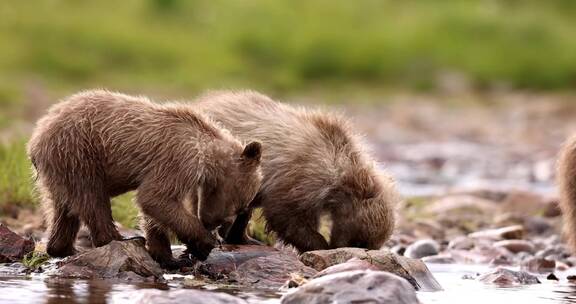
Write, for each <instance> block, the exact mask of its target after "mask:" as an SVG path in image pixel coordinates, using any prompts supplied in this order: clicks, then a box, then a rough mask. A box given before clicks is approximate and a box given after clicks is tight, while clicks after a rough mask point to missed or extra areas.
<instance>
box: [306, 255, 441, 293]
mask: <svg viewBox="0 0 576 304" xmlns="http://www.w3.org/2000/svg"><path fill="white" fill-rule="evenodd" d="M352 258H357V259H360V260H364V261H367V262H369V263H370V264H372V265H374V266H376V267H377V268H378V270H382V271H387V272H390V273H393V274H395V275H398V276H400V277H402V278H404V279H405V280H407V281H408V282H410V284H412V286H414V288H415V289H416V290H422V291H435V290H442V287H441V286H440V284H439V283H438V282H437V281H436V279H435V278H434V276H433V275H432V273H430V271H429V270H428V267H426V264H424V262H422V261H421V260H416V259H410V258H407V257H403V256H399V255H396V254H393V253H391V252H390V251H388V250H366V249H362V248H338V249H330V250H316V251H308V252H305V253H303V254H302V255H300V260H301V261H302V262H303V263H304V264H305V265H308V266H310V267H312V268H314V269H316V270H319V271H322V270H324V269H325V268H328V267H330V266H333V265H337V264H342V263H345V262H347V261H349V260H350V259H352Z"/></svg>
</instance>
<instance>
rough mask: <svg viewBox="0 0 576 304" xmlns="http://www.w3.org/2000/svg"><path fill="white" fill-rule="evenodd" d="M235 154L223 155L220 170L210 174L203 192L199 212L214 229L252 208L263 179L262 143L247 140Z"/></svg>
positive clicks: (206, 225) (203, 220)
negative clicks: (261, 164)
mask: <svg viewBox="0 0 576 304" xmlns="http://www.w3.org/2000/svg"><path fill="white" fill-rule="evenodd" d="M229 153H233V154H235V155H232V157H229V156H230V155H229V154H228V153H226V154H228V155H227V156H228V157H223V158H221V161H222V164H221V166H219V167H220V170H219V171H220V172H213V173H215V174H210V177H209V178H208V180H207V181H206V182H205V183H204V187H202V189H201V191H200V192H201V193H199V206H198V215H199V217H200V220H201V221H202V224H203V225H204V227H205V228H206V229H208V230H213V229H215V228H217V227H218V226H220V225H222V224H223V223H226V222H231V221H233V220H234V218H235V216H236V215H237V214H238V213H240V212H242V211H243V210H245V209H247V208H248V205H249V204H250V202H251V201H252V200H253V199H254V197H255V196H256V194H257V193H258V190H259V189H260V185H261V183H262V172H261V170H260V159H261V156H262V145H261V144H260V143H259V142H251V143H249V144H247V145H246V146H245V147H244V148H243V150H241V151H233V152H229Z"/></svg>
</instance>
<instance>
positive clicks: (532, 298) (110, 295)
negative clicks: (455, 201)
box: [0, 264, 576, 304]
mask: <svg viewBox="0 0 576 304" xmlns="http://www.w3.org/2000/svg"><path fill="white" fill-rule="evenodd" d="M428 267H429V268H430V270H431V271H432V273H433V274H434V276H435V277H436V279H437V280H438V281H439V282H440V284H441V285H442V287H443V288H444V290H443V291H437V292H419V293H418V297H419V299H420V301H421V302H422V303H423V304H427V303H447V304H450V303H458V304H460V303H468V304H474V303H482V304H486V303H494V304H496V303H522V304H531V303H544V304H545V303H550V304H553V303H563V304H566V303H576V284H572V283H568V281H567V280H565V276H566V274H559V277H560V278H561V281H560V282H556V281H547V280H546V279H545V278H544V277H542V278H540V280H541V281H542V284H535V285H526V286H519V287H506V288H503V287H497V286H494V285H486V284H484V283H482V282H479V281H476V280H474V279H464V278H463V276H465V275H468V276H472V277H474V276H476V275H477V274H478V273H483V272H486V271H487V270H488V268H487V267H486V266H480V265H441V264H429V265H428ZM180 284H181V282H179V281H169V283H167V284H155V283H137V284H127V283H111V282H107V281H100V280H92V281H85V280H63V279H48V278H44V277H42V276H40V275H34V276H31V277H27V278H22V277H3V278H0V303H54V304H56V303H58V304H67V303H91V304H92V303H132V302H133V301H134V299H135V297H137V294H138V293H140V292H141V290H143V289H148V288H156V289H163V290H169V289H175V288H181V286H180ZM206 289H208V290H212V291H218V292H226V293H229V294H233V295H235V296H238V297H241V298H244V299H246V300H247V301H248V302H249V303H279V298H280V297H281V293H277V292H271V291H262V290H260V291H259V290H236V289H216V288H211V287H210V285H208V288H206Z"/></svg>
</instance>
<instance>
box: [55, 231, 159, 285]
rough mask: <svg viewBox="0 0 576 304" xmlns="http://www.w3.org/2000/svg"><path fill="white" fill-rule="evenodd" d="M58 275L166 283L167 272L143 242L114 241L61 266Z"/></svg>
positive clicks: (138, 240) (69, 260) (60, 264)
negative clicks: (164, 271) (160, 281)
mask: <svg viewBox="0 0 576 304" xmlns="http://www.w3.org/2000/svg"><path fill="white" fill-rule="evenodd" d="M49 275H54V276H58V277H64V278H81V279H97V278H100V279H104V278H105V279H110V278H113V279H125V280H130V281H134V280H139V281H148V280H162V275H163V271H162V269H161V268H160V266H159V265H158V264H157V263H156V262H155V261H154V260H153V259H152V258H151V257H150V255H149V254H148V252H147V251H146V248H145V247H144V242H143V241H142V240H141V239H133V240H125V241H112V242H110V244H108V245H106V246H102V247H98V248H94V249H91V250H89V251H86V252H84V253H81V254H77V255H74V256H71V257H68V258H66V259H64V260H62V261H60V262H58V268H57V269H55V271H54V272H53V273H49Z"/></svg>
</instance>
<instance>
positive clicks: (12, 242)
mask: <svg viewBox="0 0 576 304" xmlns="http://www.w3.org/2000/svg"><path fill="white" fill-rule="evenodd" d="M33 250H34V242H33V241H31V240H27V239H25V238H23V237H21V236H19V235H17V234H16V233H14V232H12V231H11V230H10V229H8V227H6V226H5V225H4V224H1V223H0V263H10V262H19V261H20V260H22V258H23V257H24V256H25V255H26V254H28V253H29V252H32V251H33Z"/></svg>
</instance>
